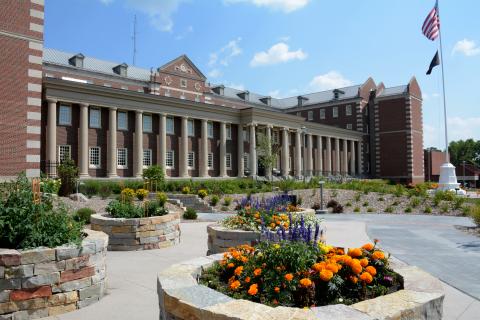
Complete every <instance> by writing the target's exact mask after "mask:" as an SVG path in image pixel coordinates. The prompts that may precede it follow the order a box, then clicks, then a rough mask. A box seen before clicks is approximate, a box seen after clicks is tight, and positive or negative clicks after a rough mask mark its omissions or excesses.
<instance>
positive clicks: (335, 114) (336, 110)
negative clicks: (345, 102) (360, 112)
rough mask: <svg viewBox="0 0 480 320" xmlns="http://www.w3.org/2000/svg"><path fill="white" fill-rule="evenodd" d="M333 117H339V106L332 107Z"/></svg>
mask: <svg viewBox="0 0 480 320" xmlns="http://www.w3.org/2000/svg"><path fill="white" fill-rule="evenodd" d="M332 117H334V118H338V107H333V108H332Z"/></svg>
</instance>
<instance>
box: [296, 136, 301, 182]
mask: <svg viewBox="0 0 480 320" xmlns="http://www.w3.org/2000/svg"><path fill="white" fill-rule="evenodd" d="M295 177H297V178H301V177H302V133H301V131H300V129H297V131H296V132H295Z"/></svg>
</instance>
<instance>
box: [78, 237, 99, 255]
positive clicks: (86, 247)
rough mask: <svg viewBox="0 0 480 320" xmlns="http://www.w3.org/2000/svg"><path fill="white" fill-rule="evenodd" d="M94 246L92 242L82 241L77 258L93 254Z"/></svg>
mask: <svg viewBox="0 0 480 320" xmlns="http://www.w3.org/2000/svg"><path fill="white" fill-rule="evenodd" d="M95 249H96V245H95V242H94V241H90V240H84V241H82V247H81V248H80V253H79V254H78V255H79V256H88V255H91V254H95Z"/></svg>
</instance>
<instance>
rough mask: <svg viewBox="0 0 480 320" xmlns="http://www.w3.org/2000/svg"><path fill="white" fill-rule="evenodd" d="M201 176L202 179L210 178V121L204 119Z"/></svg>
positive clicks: (201, 141)
mask: <svg viewBox="0 0 480 320" xmlns="http://www.w3.org/2000/svg"><path fill="white" fill-rule="evenodd" d="M199 165H200V168H199V175H200V177H202V178H206V177H208V121H207V120H205V119H202V128H201V132H200V159H199Z"/></svg>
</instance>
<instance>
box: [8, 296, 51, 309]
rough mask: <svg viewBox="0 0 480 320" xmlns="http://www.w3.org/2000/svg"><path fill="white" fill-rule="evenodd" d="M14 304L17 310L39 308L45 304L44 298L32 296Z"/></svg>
mask: <svg viewBox="0 0 480 320" xmlns="http://www.w3.org/2000/svg"><path fill="white" fill-rule="evenodd" d="M15 304H16V305H17V307H18V309H19V310H32V309H40V308H45V307H46V306H47V302H46V299H45V298H34V299H29V300H23V301H16V302H15Z"/></svg>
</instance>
